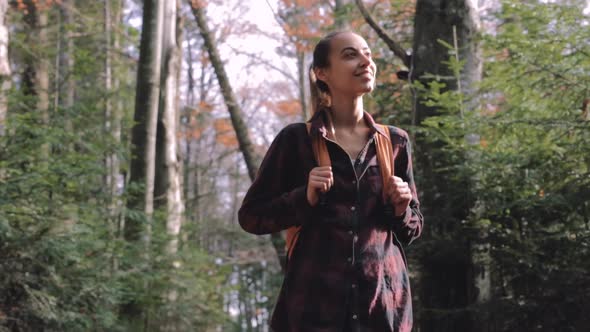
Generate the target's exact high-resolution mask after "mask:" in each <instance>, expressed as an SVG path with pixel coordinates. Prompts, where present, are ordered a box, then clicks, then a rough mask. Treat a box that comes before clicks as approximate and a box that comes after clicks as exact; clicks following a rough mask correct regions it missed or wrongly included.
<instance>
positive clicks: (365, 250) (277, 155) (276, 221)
mask: <svg viewBox="0 0 590 332" xmlns="http://www.w3.org/2000/svg"><path fill="white" fill-rule="evenodd" d="M324 117H325V115H324V114H323V112H318V113H317V114H316V115H315V116H314V117H313V118H312V119H311V120H310V121H311V124H312V125H311V130H312V134H313V133H317V132H318V131H319V133H321V135H322V137H323V138H324V139H326V140H327V143H326V144H327V147H328V152H329V154H330V158H331V161H332V171H333V174H334V185H333V187H332V188H331V190H330V191H329V192H328V193H327V194H326V202H325V204H318V205H317V206H315V207H311V206H310V205H309V203H308V201H307V197H306V186H307V177H308V174H309V172H310V171H311V169H312V168H314V167H316V166H317V164H316V162H315V159H314V157H313V152H312V148H311V139H310V137H309V135H308V133H307V129H306V126H305V124H303V123H297V124H291V125H289V126H287V127H285V128H284V129H283V130H282V131H281V132H280V133H279V134H278V135H277V137H276V138H275V140H274V141H273V143H272V144H271V146H270V148H269V150H268V152H267V154H266V156H265V157H264V160H263V162H262V164H261V166H260V169H259V171H258V175H257V177H256V179H255V180H254V182H253V183H252V186H251V187H250V189H249V190H248V192H247V194H246V196H245V198H244V201H243V203H242V207H241V208H240V211H239V221H240V225H241V226H242V228H243V229H244V230H246V231H247V232H249V233H254V234H268V233H273V232H279V231H282V230H284V229H287V228H289V227H291V226H299V225H301V226H302V228H301V232H300V234H299V240H298V241H297V243H296V245H295V248H294V251H293V255H292V257H291V259H290V260H289V262H288V264H287V271H286V275H285V279H284V281H283V285H282V287H281V291H280V293H279V296H278V299H277V303H276V305H275V309H274V312H273V315H272V319H271V329H272V330H273V331H275V332H320V331H322V332H336V331H338V332H341V331H374V332H385V331H391V332H393V331H395V332H407V331H410V330H411V328H412V299H411V293H410V283H409V278H408V271H407V266H406V259H405V255H404V252H403V249H402V246H403V245H408V244H410V243H411V242H412V241H413V240H414V239H416V238H417V237H419V236H420V233H421V232H422V226H423V217H422V214H421V213H420V209H419V201H418V198H417V195H416V186H415V184H414V178H413V172H412V156H411V149H410V141H409V137H408V134H407V133H406V132H405V131H404V130H402V129H400V128H397V127H393V126H389V130H390V134H391V140H392V143H393V148H394V155H396V158H395V162H394V167H395V175H396V176H399V177H401V178H402V179H403V180H404V181H406V182H408V184H409V187H410V189H411V191H412V196H413V199H412V201H411V202H410V206H409V207H408V209H407V210H406V212H405V213H404V215H402V216H399V217H395V216H394V215H393V208H392V206H391V205H390V204H386V205H384V203H383V200H382V198H381V189H382V179H381V174H380V171H379V165H378V164H377V156H376V149H375V144H374V135H384V133H383V132H381V130H382V129H381V127H378V126H375V122H374V120H373V118H372V117H371V116H370V115H369V114H368V113H367V112H365V113H364V118H365V121H366V123H367V124H368V126H369V127H370V128H371V129H372V131H371V138H370V139H369V141H368V143H367V146H365V149H363V151H361V153H360V154H359V156H358V157H357V160H356V162H351V159H350V157H349V155H348V154H347V153H346V152H345V151H344V149H342V148H341V147H340V146H339V145H338V144H337V143H336V142H335V140H334V139H333V137H331V136H330V134H329V133H328V131H327V130H326V126H325V124H324Z"/></svg>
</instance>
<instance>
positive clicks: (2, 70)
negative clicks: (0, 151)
mask: <svg viewBox="0 0 590 332" xmlns="http://www.w3.org/2000/svg"><path fill="white" fill-rule="evenodd" d="M7 10H8V0H0V136H3V135H4V131H5V129H4V127H5V121H6V115H7V112H8V101H7V96H6V95H7V93H8V90H9V89H10V86H11V83H10V82H11V75H12V71H11V70H10V61H9V59H8V41H9V33H8V24H7V22H6V11H7Z"/></svg>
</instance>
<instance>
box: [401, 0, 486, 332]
mask: <svg viewBox="0 0 590 332" xmlns="http://www.w3.org/2000/svg"><path fill="white" fill-rule="evenodd" d="M475 3H476V1H474V0H435V1H432V0H418V1H417V3H416V16H415V21H414V24H415V25H414V45H413V51H414V53H413V54H412V57H411V64H410V69H411V71H410V72H411V73H410V75H411V76H410V80H411V81H419V82H420V83H422V84H424V85H427V84H428V80H429V79H428V78H426V77H425V74H432V75H435V76H437V77H440V78H441V79H442V80H444V82H445V83H446V85H447V86H446V89H448V90H458V91H460V92H463V93H464V94H465V95H466V96H467V98H468V99H467V101H466V102H464V103H462V105H463V106H464V108H465V109H466V110H469V108H470V107H471V106H472V105H473V104H472V102H473V100H474V99H473V98H471V97H473V96H472V94H473V93H474V90H473V87H474V86H475V83H476V82H477V81H479V80H480V79H481V75H482V71H481V56H480V54H479V48H478V47H479V46H478V44H477V43H476V40H475V38H476V33H477V32H478V29H479V21H478V14H477V10H476V7H475V6H474V4H475ZM439 39H440V40H443V41H445V42H446V43H448V44H450V45H456V49H457V50H458V53H457V57H458V58H459V59H460V60H465V61H466V65H465V67H464V68H463V70H462V72H461V73H460V77H459V79H457V78H455V77H454V74H453V72H452V70H451V69H450V68H448V66H447V65H446V64H444V63H443V62H444V61H447V60H448V58H449V52H448V49H447V48H446V47H444V46H443V45H441V44H440V43H439V42H438V40H439ZM416 97H417V98H416V99H415V105H414V119H413V122H414V124H416V125H420V124H421V123H422V122H423V121H424V120H425V119H427V118H429V117H432V116H436V115H439V112H438V110H437V109H436V108H434V107H428V106H426V105H424V103H423V102H424V97H423V95H422V94H421V93H420V92H418V95H417V96H416ZM466 138H468V137H466ZM416 147H417V149H416V154H415V155H416V161H417V169H418V170H419V172H420V173H421V174H420V177H421V178H422V183H425V184H427V185H428V191H425V192H424V193H423V194H422V195H421V201H422V203H423V204H422V206H423V207H424V208H423V214H424V217H425V219H426V220H428V222H429V224H430V225H432V226H431V227H430V228H429V231H430V233H431V234H433V235H434V236H442V235H444V234H449V233H451V234H453V233H454V234H459V232H461V229H459V228H458V227H457V225H461V222H460V221H461V220H465V219H467V216H468V214H469V211H470V209H471V208H472V207H473V205H474V199H473V198H472V197H470V195H469V192H470V190H469V187H470V181H471V180H470V179H468V178H462V179H458V180H456V177H455V179H454V178H453V177H452V174H450V173H449V172H448V171H443V169H445V168H446V165H444V160H445V157H444V155H443V152H442V151H443V149H444V144H443V143H442V142H431V141H428V140H427V139H426V138H425V137H424V136H422V135H418V136H417V137H416ZM462 158H464V159H467V158H469V156H467V155H465V156H462ZM446 159H448V158H446ZM455 188H465V190H464V191H463V192H462V193H461V194H460V195H459V194H458V191H457V190H456V189H455ZM465 193H467V194H465ZM434 207H436V209H434ZM484 233H485V232H484ZM478 234H483V233H478ZM478 236H479V235H478ZM480 239H484V237H481V236H480ZM443 243H444V242H443ZM452 245H453V246H454V247H456V248H455V249H454V250H448V251H446V252H447V255H446V256H445V255H440V256H439V258H438V260H437V264H428V263H426V262H424V263H425V264H422V265H423V266H421V268H422V269H423V271H421V272H423V273H421V275H422V276H423V278H422V279H421V280H420V284H421V285H423V286H424V287H423V290H424V291H423V292H422V293H421V294H420V303H421V305H422V306H423V307H427V308H431V309H433V311H434V312H444V310H453V312H454V313H455V314H454V315H447V316H446V317H445V315H425V316H423V317H421V319H420V322H421V326H420V327H421V330H423V331H441V332H444V331H455V330H460V331H475V330H477V331H480V330H482V331H483V330H486V329H485V327H483V325H485V322H484V321H481V319H480V318H481V317H479V318H478V317H477V313H476V314H472V313H471V312H470V311H469V310H468V307H469V306H471V305H472V304H473V302H474V301H477V298H478V297H479V296H480V295H481V297H479V299H480V300H482V301H484V300H485V299H487V296H486V295H485V293H486V292H488V294H489V287H487V285H489V268H485V264H487V263H486V262H485V259H483V258H482V256H478V255H475V254H474V253H475V251H473V250H474V249H475V247H470V245H469V243H467V242H466V241H465V242H461V243H458V244H457V243H453V244H452ZM470 250H471V251H470ZM470 260H471V261H472V264H469V263H468V262H469V261H470ZM476 261H477V262H476ZM473 263H475V266H474V265H473ZM441 273H443V274H446V275H447V276H448V277H447V278H445V279H437V280H436V281H435V284H436V286H432V287H428V285H430V284H433V280H432V279H429V278H432V277H434V278H437V277H436V276H437V275H440V274H441ZM486 283H487V285H486ZM474 285H475V286H476V287H479V291H477V290H474ZM476 292H481V293H480V295H474V294H475V293H476ZM478 320H479V322H478ZM475 322H478V324H477V325H478V327H477V328H476V327H475Z"/></svg>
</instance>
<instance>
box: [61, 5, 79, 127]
mask: <svg viewBox="0 0 590 332" xmlns="http://www.w3.org/2000/svg"><path fill="white" fill-rule="evenodd" d="M73 6H74V3H73V0H66V1H63V2H62V6H61V15H62V17H63V25H64V35H63V42H64V43H65V51H64V52H63V53H62V60H61V62H62V64H63V65H64V70H63V72H64V74H65V79H66V81H65V91H64V93H65V95H64V100H63V103H62V105H63V107H64V108H65V109H67V110H71V108H72V107H74V99H75V96H76V80H75V76H74V65H75V59H74V33H73V31H72V29H73V28H72V26H73V24H74V20H73V18H72V9H73ZM69 118H70V117H69V116H68V117H66V119H67V120H66V123H65V126H66V130H68V131H70V132H72V130H73V126H72V122H71V121H70V120H69Z"/></svg>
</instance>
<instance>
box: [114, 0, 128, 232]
mask: <svg viewBox="0 0 590 332" xmlns="http://www.w3.org/2000/svg"><path fill="white" fill-rule="evenodd" d="M123 1H124V0H119V1H117V2H116V4H117V5H116V6H115V9H116V11H115V13H114V22H113V23H114V26H115V27H116V28H115V29H114V31H117V32H116V33H114V34H113V47H112V49H113V51H114V52H120V49H121V45H120V44H121V38H120V32H118V31H119V27H120V26H121V18H122V15H121V13H122V12H123ZM111 31H113V28H112V27H111ZM112 65H113V66H114V68H117V69H118V68H120V65H119V64H118V63H117V64H116V65H115V64H114V63H113V64H112ZM120 86H121V82H120V76H119V75H114V76H113V91H119V88H120ZM115 100H116V102H115V104H114V105H115V107H114V108H113V111H112V121H111V135H112V139H113V144H114V145H116V146H121V142H122V139H121V121H122V120H123V99H122V98H120V97H119V96H117V97H116V99H115ZM111 176H112V177H113V185H112V187H111V195H112V197H114V202H113V205H112V207H111V211H112V213H113V216H114V218H115V220H114V221H115V223H116V226H117V237H120V236H121V234H122V232H123V227H124V223H125V217H124V215H123V214H122V213H121V211H122V209H123V199H122V198H121V194H122V191H123V188H124V186H125V179H124V176H123V174H122V172H121V161H120V160H119V156H118V154H117V153H116V152H113V153H112V155H111Z"/></svg>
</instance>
